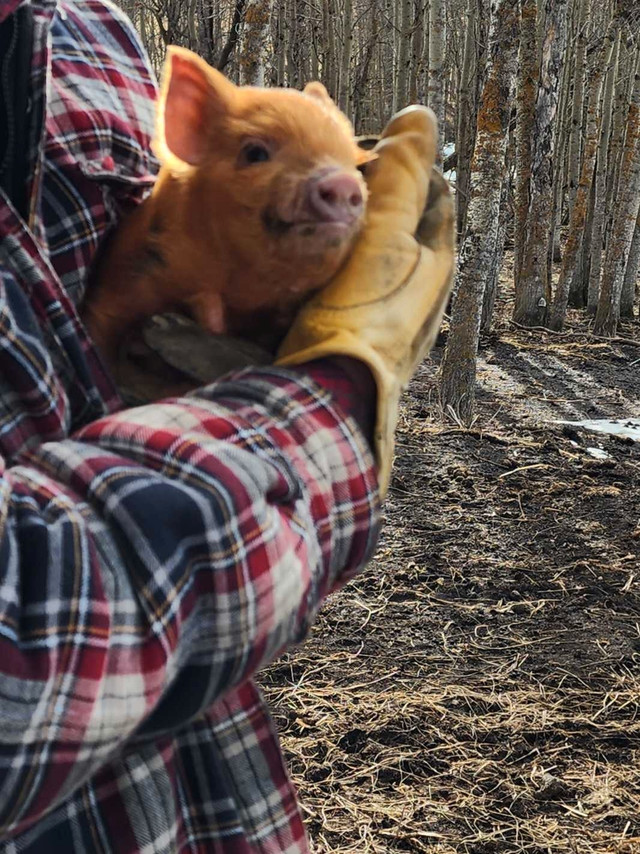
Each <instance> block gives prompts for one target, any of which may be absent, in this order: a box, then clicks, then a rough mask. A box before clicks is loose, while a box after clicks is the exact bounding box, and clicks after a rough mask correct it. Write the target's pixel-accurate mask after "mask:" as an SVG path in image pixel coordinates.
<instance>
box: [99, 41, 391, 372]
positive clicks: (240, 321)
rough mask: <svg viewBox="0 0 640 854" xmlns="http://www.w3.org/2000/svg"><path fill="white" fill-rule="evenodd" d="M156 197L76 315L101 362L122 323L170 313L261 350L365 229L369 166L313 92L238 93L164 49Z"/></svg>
mask: <svg viewBox="0 0 640 854" xmlns="http://www.w3.org/2000/svg"><path fill="white" fill-rule="evenodd" d="M154 150H155V152H156V154H157V156H158V158H159V160H160V163H161V169H160V173H159V176H158V179H157V182H156V185H155V188H154V190H153V192H152V193H151V195H150V196H149V198H148V199H147V200H146V201H145V202H143V203H142V204H141V205H140V206H139V207H138V208H137V209H136V210H135V211H134V212H133V213H132V214H131V215H129V216H128V217H127V218H126V219H125V220H124V221H123V222H122V223H121V225H120V226H119V227H118V229H117V230H116V232H115V234H114V235H113V237H112V239H111V241H110V243H109V244H108V246H107V249H106V251H105V252H104V253H103V257H102V259H101V261H100V263H99V265H98V266H97V269H96V271H95V274H94V276H93V279H92V281H91V282H90V285H89V288H88V294H87V298H86V301H85V304H84V306H83V317H84V320H85V322H86V324H87V326H88V328H89V331H90V332H91V334H92V335H93V338H94V340H95V342H96V343H97V345H98V347H99V348H100V349H101V350H102V352H103V354H104V356H105V357H106V359H107V361H108V362H109V363H110V364H111V365H112V366H113V365H114V364H115V362H116V360H117V354H118V351H119V348H120V346H121V344H122V342H123V340H124V339H126V338H127V337H128V335H129V334H130V333H131V331H132V330H133V329H134V327H136V326H139V325H140V324H141V322H142V321H144V320H145V319H146V318H148V317H150V316H151V315H154V314H159V313H162V312H165V311H169V310H178V311H179V312H182V313H185V314H188V315H190V316H191V317H192V318H193V319H194V320H195V321H196V322H197V323H198V324H199V325H200V326H201V327H203V328H204V329H206V330H208V331H209V332H212V333H226V334H231V335H240V336H244V337H250V338H254V339H256V340H263V341H264V342H265V343H267V342H268V341H271V342H273V341H274V340H276V339H277V337H278V334H280V333H283V332H284V331H285V329H286V326H287V325H288V323H290V321H291V318H292V316H293V314H294V313H295V310H296V309H297V307H298V306H299V305H300V303H301V302H302V301H303V300H304V299H305V298H306V296H308V295H309V294H311V293H313V292H314V291H316V290H317V289H319V288H321V287H322V286H323V285H324V284H325V283H326V282H327V281H328V280H330V279H331V278H332V277H333V276H334V274H335V273H336V272H337V270H338V269H339V267H340V266H341V265H342V263H343V262H344V260H345V258H346V256H347V255H348V253H349V250H350V249H351V247H352V245H353V243H354V240H355V238H356V237H357V235H358V232H359V230H360V228H361V226H362V224H363V219H364V215H365V208H366V201H367V188H366V184H365V182H364V179H363V177H362V173H361V171H360V170H361V168H362V166H363V165H364V164H365V163H367V162H368V161H370V160H371V159H373V158H374V157H375V155H374V154H373V153H372V152H371V151H365V150H363V149H361V148H359V147H358V145H357V143H356V140H355V138H354V134H353V128H352V126H351V124H350V123H349V121H348V119H347V118H346V116H345V115H344V114H343V113H342V112H340V110H339V109H338V108H337V107H336V105H335V104H334V102H333V101H332V100H331V98H330V97H329V95H328V93H327V91H326V89H325V88H324V86H322V84H321V83H317V82H314V83H309V84H308V85H307V86H306V87H305V89H304V91H303V92H298V91H295V90H290V89H260V88H253V87H238V86H235V85H234V84H233V83H231V82H230V81H229V80H227V79H226V78H225V77H224V76H223V75H222V74H221V73H220V72H218V71H216V70H215V69H213V68H211V67H209V66H208V65H207V63H206V62H204V60H202V59H200V58H199V57H198V56H196V55H195V54H193V53H191V52H190V51H188V50H185V49H183V48H176V47H173V48H170V49H169V55H168V59H167V63H166V67H165V72H164V78H163V84H162V89H161V94H160V98H159V103H158V114H157V132H156V139H155V142H154Z"/></svg>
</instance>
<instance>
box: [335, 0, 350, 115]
mask: <svg viewBox="0 0 640 854" xmlns="http://www.w3.org/2000/svg"><path fill="white" fill-rule="evenodd" d="M352 15H353V0H344V12H343V16H342V55H341V58H340V89H339V93H338V104H339V106H340V109H341V110H342V112H343V113H346V114H347V115H349V109H350V107H351V104H350V103H349V94H350V92H349V89H350V85H349V84H350V80H349V70H350V68H351V47H352V45H353V21H352V20H351V18H352Z"/></svg>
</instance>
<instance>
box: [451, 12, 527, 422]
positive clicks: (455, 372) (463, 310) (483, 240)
mask: <svg viewBox="0 0 640 854" xmlns="http://www.w3.org/2000/svg"><path fill="white" fill-rule="evenodd" d="M518 26H519V21H518V0H494V2H493V3H492V5H491V30H490V35H489V43H488V62H487V79H486V82H485V84H484V88H483V90H482V98H481V101H480V108H479V110H478V135H477V139H476V146H475V152H474V155H473V163H472V166H471V187H472V192H471V198H470V201H469V209H468V212H467V227H466V230H465V235H464V238H463V242H462V246H461V249H460V256H459V259H458V272H457V284H456V294H455V297H454V300H453V306H452V311H451V326H450V331H449V339H448V341H447V346H446V350H445V353H444V357H443V360H442V366H441V372H440V393H441V398H442V405H443V408H444V409H445V411H452V412H454V413H455V414H456V417H457V418H459V419H460V420H462V421H464V422H465V423H470V422H471V420H472V419H473V411H474V402H475V376H476V367H475V359H476V353H477V351H478V337H479V331H480V321H481V317H482V304H483V298H484V288H485V284H486V282H487V280H488V278H489V276H490V274H491V268H492V263H493V259H494V256H495V253H496V243H497V237H498V223H499V219H500V197H501V192H502V183H503V174H504V171H505V153H506V150H507V134H508V127H509V114H510V111H511V96H512V91H513V83H514V77H515V69H516V58H517V36H518Z"/></svg>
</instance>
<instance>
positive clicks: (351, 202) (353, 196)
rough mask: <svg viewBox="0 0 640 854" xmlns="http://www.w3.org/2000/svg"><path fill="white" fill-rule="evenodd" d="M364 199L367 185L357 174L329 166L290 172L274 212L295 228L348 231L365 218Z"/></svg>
mask: <svg viewBox="0 0 640 854" xmlns="http://www.w3.org/2000/svg"><path fill="white" fill-rule="evenodd" d="M365 199H366V185H365V183H364V180H363V179H362V178H361V176H360V175H359V174H358V173H355V174H353V173H350V172H347V171H346V170H344V169H341V168H340V167H335V166H329V167H323V168H321V169H316V170H315V171H314V172H312V173H311V174H307V175H305V176H303V175H290V176H289V177H288V180H287V182H286V189H285V188H284V187H282V185H281V186H280V191H279V198H278V201H277V203H276V207H275V213H276V215H277V217H278V219H279V220H280V221H281V222H282V223H283V224H287V225H289V226H293V227H294V228H295V230H296V231H297V230H298V229H305V230H306V229H307V228H308V227H310V226H313V227H314V228H317V229H318V231H319V232H326V233H327V234H329V233H332V234H333V233H336V234H337V233H339V232H342V231H344V232H345V234H347V233H348V232H350V231H352V230H353V229H354V228H355V227H357V225H358V224H359V221H360V220H361V219H362V217H363V214H364V205H365ZM318 227H319V228H318Z"/></svg>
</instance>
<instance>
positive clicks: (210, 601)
mask: <svg viewBox="0 0 640 854" xmlns="http://www.w3.org/2000/svg"><path fill="white" fill-rule="evenodd" d="M18 5H20V3H19V0H4V2H3V3H2V4H0V23H1V22H2V20H3V19H5V18H6V17H7V16H8V15H9V14H11V13H12V12H13V11H14V10H15V8H16V7H17V6H18ZM31 5H32V9H33V24H34V28H33V36H34V54H33V64H32V75H31V98H30V104H29V107H30V121H29V130H30V137H29V151H28V156H29V164H30V169H29V175H30V182H31V186H30V188H29V193H30V195H29V198H30V213H29V218H28V222H25V221H23V219H22V218H21V217H20V216H19V215H18V214H17V213H16V211H15V210H14V209H13V208H12V206H11V204H10V203H9V201H8V199H7V198H6V196H3V195H1V194H0V453H1V454H2V460H1V465H2V468H1V469H0V490H1V494H0V840H1V842H0V850H1V851H2V852H30V853H31V854H35V852H38V854H53V852H64V853H65V854H70V852H83V854H84V852H117V854H129V852H131V854H133V852H144V854H160V852H163V854H170V852H171V854H174V852H183V851H184V852H187V851H189V852H205V851H206V852H224V854H229V852H233V854H249V852H262V853H263V854H266V852H286V853H287V854H297V852H304V851H307V850H308V846H307V842H306V839H305V834H304V829H303V826H302V822H301V819H300V815H299V811H298V807H297V804H296V798H295V792H294V791H293V788H292V786H291V783H290V781H289V779H288V776H287V772H286V769H285V767H284V764H283V760H282V756H281V751H280V748H279V745H278V741H277V737H276V734H275V732H274V729H273V726H272V723H271V721H270V718H269V714H268V711H267V709H266V707H265V705H264V702H263V700H262V698H261V696H260V693H259V691H258V690H257V688H256V686H255V684H254V683H253V681H252V680H251V677H252V675H253V674H255V672H256V671H257V670H258V669H259V668H260V667H261V666H263V665H264V664H265V663H267V662H268V661H270V660H272V659H273V658H274V656H276V655H277V654H278V652H279V651H281V650H282V649H284V648H285V647H287V645H289V644H291V643H294V642H297V641H300V640H301V639H302V638H303V637H304V636H305V633H306V632H307V630H308V628H309V626H310V624H311V622H312V621H313V619H314V616H315V614H316V612H317V609H318V607H319V605H320V603H321V601H322V599H323V597H324V596H325V595H326V594H327V593H328V592H329V591H330V590H331V589H333V588H334V587H335V586H336V584H340V583H342V582H343V581H344V580H345V579H346V578H348V577H350V575H351V574H353V573H355V572H356V571H357V570H358V569H359V568H361V567H362V566H363V564H364V563H365V562H366V560H367V559H368V557H369V556H370V555H371V552H372V549H373V547H374V545H375V540H376V535H377V524H378V507H377V490H376V479H375V472H374V469H373V464H372V460H371V456H370V451H369V448H368V446H367V444H366V442H365V441H364V439H363V437H362V436H361V434H360V433H359V431H358V429H357V427H356V425H355V423H354V421H353V420H351V418H348V417H346V416H345V415H344V414H342V413H341V410H340V409H339V408H338V407H337V406H336V405H335V404H334V403H333V397H334V393H335V392H336V390H337V389H338V386H340V384H341V383H342V384H343V385H345V376H344V375H343V376H342V379H340V377H339V376H338V375H339V372H337V373H336V375H335V376H334V379H333V380H328V381H327V382H328V387H327V386H326V385H325V386H324V387H323V386H322V385H320V384H318V383H317V382H315V381H314V379H313V376H312V375H313V373H314V370H315V371H316V373H318V372H319V373H320V374H321V375H322V374H323V368H322V366H320V368H317V367H316V368H315V369H311V368H310V370H309V372H308V373H307V375H306V376H303V375H301V374H296V373H295V372H293V371H285V370H277V369H260V370H246V371H243V372H239V373H237V374H234V375H230V376H229V377H228V378H227V379H226V380H224V381H220V382H218V383H216V384H213V385H211V386H208V387H206V388H204V389H202V390H200V391H199V392H198V393H196V394H194V395H193V396H192V397H189V398H183V399H179V400H173V401H165V402H162V403H157V404H154V405H149V406H144V407H140V408H137V409H129V410H123V409H122V408H121V404H120V401H119V398H118V396H117V393H116V391H115V389H114V387H113V385H112V383H111V380H110V378H109V376H108V375H107V373H106V372H105V370H104V369H103V367H102V365H101V362H100V359H99V357H98V355H97V354H96V352H95V350H94V348H93V346H92V343H91V341H90V340H89V338H88V336H87V334H86V333H85V330H84V328H83V326H82V323H81V321H80V320H79V317H78V314H77V305H78V304H79V301H80V300H81V298H82V294H83V289H84V283H85V280H86V274H87V270H88V268H89V266H90V264H91V260H92V258H93V256H94V253H95V250H96V248H97V246H98V245H99V243H100V240H101V239H102V237H103V236H104V234H105V232H106V230H107V229H108V228H109V226H110V225H112V224H113V223H114V222H115V221H116V220H117V218H118V216H119V215H120V213H121V212H122V211H123V210H126V208H127V207H130V206H132V205H134V204H136V203H137V202H139V201H140V200H141V198H143V196H144V193H145V191H146V190H147V188H148V187H149V186H150V185H151V183H152V181H153V175H154V171H155V163H154V161H153V159H152V158H151V156H150V154H149V134H150V132H151V128H152V124H153V101H154V97H155V86H154V82H153V79H152V76H151V74H150V72H149V69H148V63H147V59H146V57H145V55H144V52H143V50H142V48H141V47H140V45H139V43H138V41H137V39H136V37H135V34H134V33H133V31H132V29H131V27H130V25H129V23H128V22H127V20H126V19H125V18H124V17H123V15H122V14H121V13H120V12H119V11H118V10H117V9H116V8H115V7H114V6H113V5H111V4H110V3H108V2H106V0H76V1H75V2H73V0H32V2H31ZM329 372H330V371H329V369H328V368H327V367H326V366H325V371H324V375H325V376H326V375H327V374H328V373H329ZM346 385H347V386H348V382H347V383H346ZM347 390H348V389H347ZM332 392H333V393H332Z"/></svg>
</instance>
